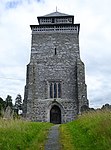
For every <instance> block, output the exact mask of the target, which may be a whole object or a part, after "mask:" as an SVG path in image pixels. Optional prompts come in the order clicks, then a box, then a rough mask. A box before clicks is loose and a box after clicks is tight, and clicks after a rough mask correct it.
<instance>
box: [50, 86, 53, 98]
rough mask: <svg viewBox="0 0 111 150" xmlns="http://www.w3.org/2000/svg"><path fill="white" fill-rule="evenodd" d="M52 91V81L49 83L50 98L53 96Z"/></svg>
mask: <svg viewBox="0 0 111 150" xmlns="http://www.w3.org/2000/svg"><path fill="white" fill-rule="evenodd" d="M52 92H53V90H52V83H51V84H50V98H53V95H52Z"/></svg>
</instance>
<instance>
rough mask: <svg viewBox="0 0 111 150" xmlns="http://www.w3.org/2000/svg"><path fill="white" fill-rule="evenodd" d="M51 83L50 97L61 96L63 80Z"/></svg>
mask: <svg viewBox="0 0 111 150" xmlns="http://www.w3.org/2000/svg"><path fill="white" fill-rule="evenodd" d="M49 85H50V87H49V96H50V98H61V82H51V83H50V84H49Z"/></svg>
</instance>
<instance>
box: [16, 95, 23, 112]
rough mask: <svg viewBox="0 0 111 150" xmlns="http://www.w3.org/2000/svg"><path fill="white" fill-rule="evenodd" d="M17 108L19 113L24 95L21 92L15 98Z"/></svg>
mask: <svg viewBox="0 0 111 150" xmlns="http://www.w3.org/2000/svg"><path fill="white" fill-rule="evenodd" d="M15 110H16V112H17V114H18V112H19V110H22V96H21V95H20V94H18V95H17V97H16V99H15Z"/></svg>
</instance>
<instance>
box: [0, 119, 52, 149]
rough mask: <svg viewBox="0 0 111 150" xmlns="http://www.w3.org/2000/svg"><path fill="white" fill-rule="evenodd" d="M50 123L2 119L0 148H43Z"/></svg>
mask: <svg viewBox="0 0 111 150" xmlns="http://www.w3.org/2000/svg"><path fill="white" fill-rule="evenodd" d="M51 126H52V124H50V123H39V122H27V121H21V120H3V119H1V120H0V149H1V150H2V149H3V150H17V149H18V150H26V149H27V150H35V149H36V150H43V147H44V146H43V144H44V140H45V139H46V135H47V131H48V129H49V128H50V127H51Z"/></svg>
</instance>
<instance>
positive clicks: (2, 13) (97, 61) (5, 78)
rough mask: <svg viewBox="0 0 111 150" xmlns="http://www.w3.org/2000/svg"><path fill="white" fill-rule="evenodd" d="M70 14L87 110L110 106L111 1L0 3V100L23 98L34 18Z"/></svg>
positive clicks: (13, 0) (0, 0)
mask: <svg viewBox="0 0 111 150" xmlns="http://www.w3.org/2000/svg"><path fill="white" fill-rule="evenodd" d="M56 6H57V8H58V11H59V12H62V13H66V14H70V15H74V17H75V23H80V53H81V59H82V61H83V62H84V64H85V71H86V84H87V93H88V99H89V102H90V107H94V108H99V107H101V106H102V105H103V104H106V103H109V104H111V16H110V15H111V0H102V1H101V0H93V1H90V0H0V97H2V98H3V99H5V98H6V97H7V95H11V96H12V98H13V100H14V99H15V98H16V96H17V94H19V93H20V94H21V95H22V97H24V86H25V80H26V65H27V64H28V63H29V61H30V52H31V48H30V47H31V29H30V27H29V25H31V24H38V22H37V16H42V15H46V14H48V13H51V12H54V11H55V10H56Z"/></svg>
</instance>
